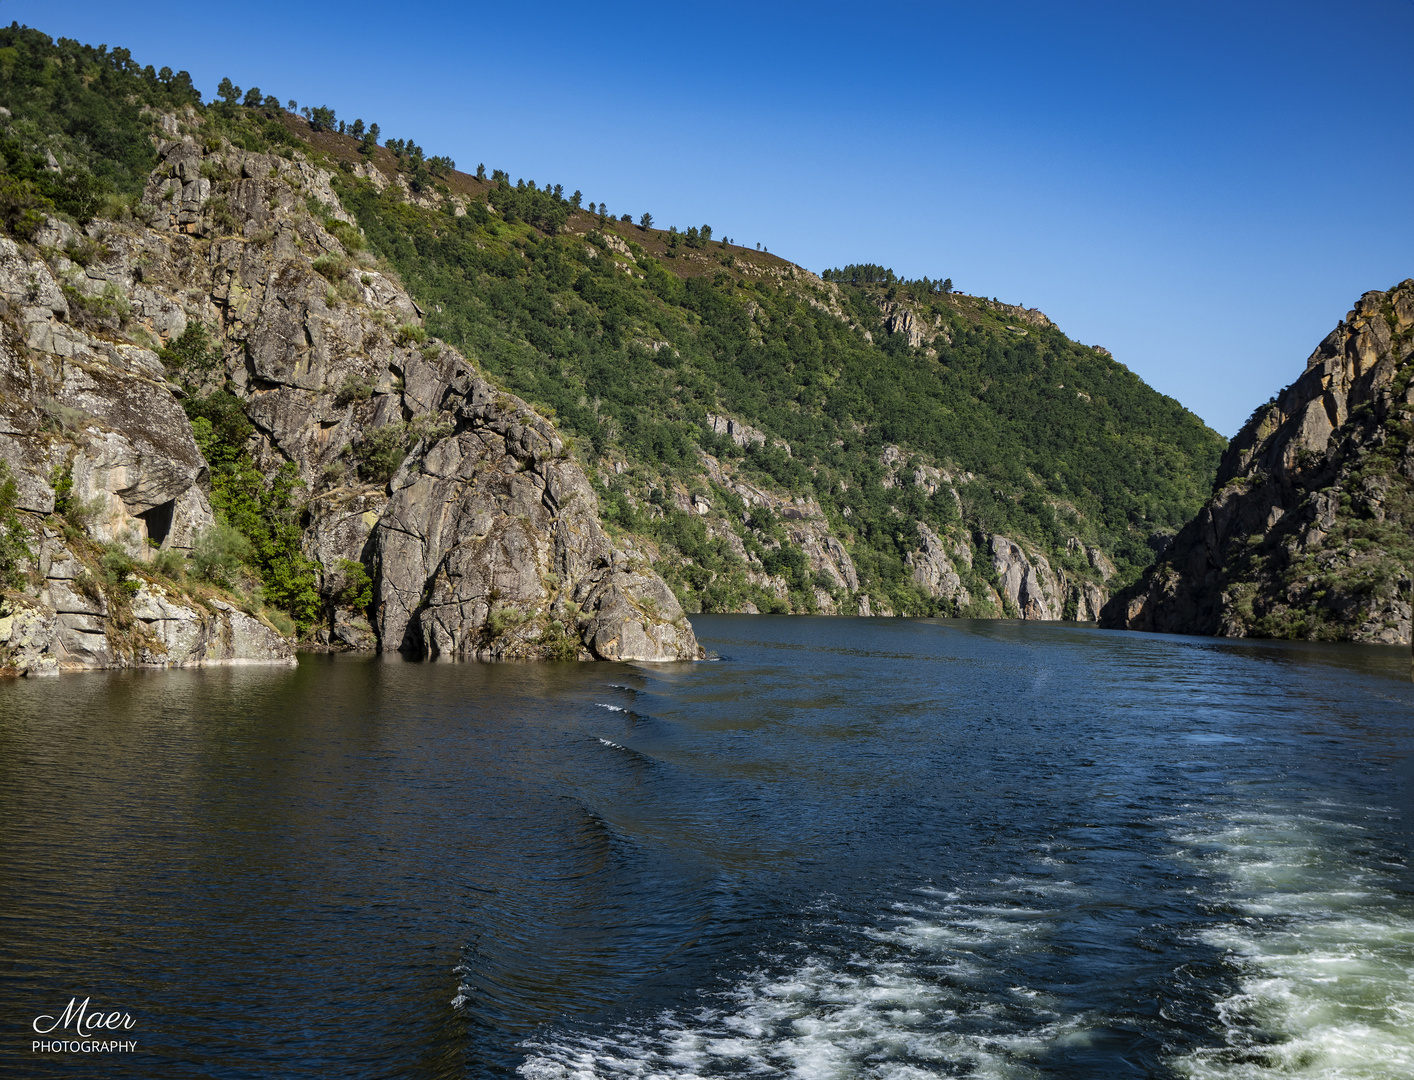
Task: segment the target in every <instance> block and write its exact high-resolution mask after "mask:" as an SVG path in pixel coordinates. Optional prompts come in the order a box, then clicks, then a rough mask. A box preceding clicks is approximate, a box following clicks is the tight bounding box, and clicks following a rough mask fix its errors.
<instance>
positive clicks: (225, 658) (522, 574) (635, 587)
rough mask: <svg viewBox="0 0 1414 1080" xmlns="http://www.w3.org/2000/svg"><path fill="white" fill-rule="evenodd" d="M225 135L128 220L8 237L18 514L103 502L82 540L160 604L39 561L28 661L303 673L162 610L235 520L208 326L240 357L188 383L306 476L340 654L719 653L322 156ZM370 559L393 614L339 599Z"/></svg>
mask: <svg viewBox="0 0 1414 1080" xmlns="http://www.w3.org/2000/svg"><path fill="white" fill-rule="evenodd" d="M208 145H209V146H211V147H215V144H214V143H212V144H208ZM208 145H203V144H200V143H197V142H195V141H193V140H192V139H190V138H187V139H185V140H183V141H180V142H170V143H163V144H161V145H160V147H159V152H160V155H161V164H160V165H159V167H158V169H157V170H156V171H155V172H154V173H153V175H152V178H151V180H150V181H149V183H148V186H147V190H146V193H145V196H144V204H143V207H142V208H140V209H141V213H140V214H139V215H138V217H137V218H136V219H135V220H133V221H131V222H129V223H124V224H115V223H103V222H95V223H93V224H92V225H90V226H89V228H88V230H87V231H86V232H85V233H76V232H74V231H73V230H70V229H68V228H67V227H66V226H63V225H61V224H60V223H58V222H51V224H50V226H49V228H48V232H47V233H46V234H44V235H42V236H41V237H40V241H41V245H40V246H37V247H35V248H26V249H21V248H20V247H18V246H17V245H16V244H14V243H12V242H10V241H0V300H3V303H4V307H3V310H0V318H3V334H2V335H0V336H3V340H2V341H0V391H2V393H0V458H3V460H4V461H5V462H6V463H7V464H8V466H9V468H10V471H11V473H12V474H13V475H14V477H15V479H16V482H17V488H18V496H17V504H18V506H19V508H20V509H21V510H23V511H26V512H27V513H28V514H31V515H34V516H35V519H36V520H34V521H33V522H32V526H33V527H32V529H31V531H32V532H36V534H37V530H38V529H39V528H40V527H41V526H40V525H39V522H38V520H37V519H38V518H39V517H42V516H43V515H46V514H49V513H51V512H53V511H54V510H55V507H56V499H57V498H59V497H60V495H59V494H58V493H56V485H59V486H60V487H62V497H63V498H64V499H65V500H66V504H67V505H68V506H69V507H70V508H82V513H77V512H72V513H69V514H68V515H67V517H68V520H70V521H73V520H80V521H81V522H82V523H83V530H84V535H83V536H82V537H81V538H80V540H81V543H79V545H78V546H79V547H80V548H83V549H84V550H85V551H89V549H92V551H91V552H90V555H91V556H92V557H91V558H90V560H89V561H90V562H92V559H93V558H97V557H98V555H99V554H101V552H102V551H103V550H106V549H105V548H104V547H103V545H107V546H108V547H116V548H118V549H121V550H122V551H123V552H125V553H126V555H127V556H128V557H129V558H131V559H132V560H135V561H136V563H137V564H138V569H137V572H136V574H135V576H134V577H133V578H132V580H131V581H129V582H128V583H127V585H126V586H124V585H123V582H122V581H116V582H114V581H110V582H109V583H108V587H109V589H110V591H111V590H112V589H120V591H123V592H125V593H126V594H131V593H132V590H133V589H134V588H136V589H137V590H138V591H137V593H136V596H133V597H132V598H131V603H129V604H126V606H124V607H123V610H122V612H120V613H119V616H118V617H119V618H120V621H122V622H123V624H124V625H123V626H122V627H119V628H118V629H119V630H121V631H122V632H121V633H118V632H116V631H115V630H114V626H113V625H111V624H104V625H99V623H98V622H96V621H95V620H100V621H101V620H104V619H110V616H109V615H105V614H104V613H102V612H98V611H90V610H87V609H78V608H76V609H75V610H72V611H70V610H67V609H66V608H65V606H64V605H66V604H73V603H76V602H73V601H70V600H68V599H66V597H67V593H65V591H64V590H65V588H66V587H65V586H62V585H55V586H50V585H48V584H41V582H48V581H49V579H48V578H47V577H45V576H44V575H45V573H46V571H43V570H41V569H40V568H38V567H30V568H29V573H30V578H31V580H30V581H29V583H28V585H27V586H26V587H24V588H22V589H20V590H17V591H15V592H14V595H13V597H12V600H13V602H14V606H15V612H16V613H17V614H16V615H15V619H16V620H17V621H14V622H12V623H11V624H10V626H11V630H10V633H11V634H12V635H14V634H20V635H21V636H22V637H23V639H24V642H25V644H24V645H23V646H20V645H18V644H15V643H14V642H13V641H10V642H9V645H8V647H9V650H10V655H11V657H12V660H11V663H12V666H19V661H18V660H17V659H14V658H19V657H21V656H23V657H27V658H29V659H27V660H26V661H25V664H26V665H28V669H35V670H37V669H38V668H39V667H44V668H46V669H47V668H49V667H54V668H56V669H61V668H65V667H73V666H89V667H102V666H122V665H126V664H130V663H152V664H173V663H177V664H186V663H197V662H216V661H220V662H230V661H237V660H259V659H277V660H280V661H282V662H283V661H286V660H288V658H289V655H290V651H289V646H288V644H276V641H279V640H281V639H280V636H279V635H278V634H274V638H275V641H272V640H269V639H268V638H267V637H266V636H265V635H266V632H267V631H268V632H269V633H274V631H270V630H269V628H267V627H265V626H264V624H263V623H261V622H260V621H259V619H257V618H255V617H253V616H251V615H248V614H245V613H242V612H240V611H239V610H237V609H236V608H235V607H233V606H231V605H229V604H226V606H225V607H222V606H220V605H222V604H225V603H226V602H225V601H221V600H219V599H213V600H210V601H209V602H207V601H203V602H197V601H194V600H193V599H192V598H191V597H189V596H187V597H182V596H177V595H168V594H166V593H163V592H162V591H161V589H160V588H159V587H158V585H157V584H156V581H157V577H155V576H154V575H151V574H147V573H146V572H145V571H144V569H143V567H144V566H145V565H146V564H147V562H148V561H149V560H151V559H152V558H154V557H155V556H156V554H157V553H158V552H159V551H160V550H162V549H166V548H175V549H177V550H178V552H180V551H182V550H185V549H188V548H190V547H191V546H192V544H193V542H194V540H195V538H196V537H197V536H198V535H199V534H200V533H202V532H203V531H205V530H206V529H208V528H210V527H211V525H212V524H213V521H214V517H213V514H212V511H211V507H210V503H209V500H208V497H207V491H208V488H209V483H210V479H209V469H208V465H207V462H206V461H205V460H204V459H203V457H202V454H201V451H200V449H199V448H198V446H197V443H196V440H195V439H194V437H193V431H192V427H191V424H190V423H189V422H188V420H187V416H186V413H185V411H184V410H183V408H182V406H181V404H180V402H179V401H178V399H177V397H176V396H175V393H174V391H176V392H181V391H180V390H179V388H178V387H177V386H176V385H175V384H174V383H173V382H172V381H171V379H172V378H173V374H172V373H169V372H167V371H166V370H165V369H164V367H163V365H162V362H161V360H160V359H159V357H158V356H157V354H156V352H155V348H156V347H158V346H160V345H161V344H162V343H164V342H170V341H171V340H173V339H174V338H175V337H177V336H178V335H180V334H181V333H182V331H183V330H184V329H185V328H186V327H187V326H188V325H189V324H190V323H191V322H193V321H195V322H199V323H202V324H203V325H205V326H207V327H208V328H211V331H212V333H213V335H214V340H215V342H216V345H217V352H216V353H215V355H214V356H213V357H212V358H211V359H210V360H209V361H207V362H206V366H205V368H204V369H202V370H186V371H183V372H182V377H183V378H184V379H185V380H186V382H187V383H188V386H189V388H190V392H192V393H203V394H204V393H209V392H211V391H215V390H222V389H224V390H226V391H228V392H230V393H233V394H234V395H235V396H236V397H237V398H238V399H239V401H240V402H241V405H242V406H243V408H244V411H245V414H246V416H247V417H248V418H249V420H250V421H251V422H252V423H253V424H254V426H255V434H254V435H252V436H251V439H250V442H249V445H248V447H247V449H248V451H249V453H251V454H252V455H253V457H254V458H255V460H256V461H257V463H258V464H259V466H260V467H261V468H262V469H263V470H264V471H265V472H267V474H274V473H275V472H276V471H277V470H279V469H281V468H287V467H289V466H293V469H294V472H295V474H296V476H297V477H298V480H299V481H300V482H301V483H302V484H303V485H304V490H305V492H306V493H307V495H308V497H309V504H308V510H307V515H306V521H307V526H306V528H305V532H304V541H305V543H304V547H305V552H306V554H308V555H309V556H310V557H311V558H312V559H314V560H316V561H317V563H318V564H319V566H320V568H321V570H322V580H321V589H322V592H323V595H324V597H325V600H326V603H327V610H328V617H327V625H326V626H325V627H323V628H322V629H321V630H320V631H319V635H318V637H319V640H320V641H322V642H324V643H327V644H330V645H343V646H350V647H370V646H375V645H376V646H378V647H381V648H384V649H401V650H403V651H404V652H407V653H409V654H411V655H416V656H432V657H437V656H477V657H483V658H489V657H503V656H504V657H546V656H553V657H559V658H575V657H578V658H585V659H588V658H595V657H598V658H604V659H621V660H678V659H695V658H696V657H697V656H698V655H699V654H700V650H699V648H698V646H697V643H696V639H695V638H694V636H693V633H692V629H691V626H690V625H689V624H688V622H687V620H686V618H685V617H684V615H683V612H682V609H681V608H680V606H679V605H678V603H677V601H676V599H675V598H674V596H673V594H672V592H671V591H670V590H669V589H668V588H667V587H666V586H665V585H664V584H663V582H662V580H661V579H660V578H659V577H658V576H657V574H656V573H654V571H653V570H652V569H651V568H650V567H648V566H646V565H644V564H643V563H642V562H641V561H640V560H634V559H631V558H630V557H629V556H628V555H627V554H626V553H625V552H624V551H623V550H620V549H619V548H618V547H616V546H615V545H614V544H613V543H612V542H611V541H610V540H609V538H608V537H607V536H606V534H605V533H604V532H603V530H602V528H601V527H600V526H599V523H598V511H597V503H596V500H595V496H594V492H593V490H592V489H591V487H590V486H589V484H588V481H587V480H586V478H585V476H584V474H583V471H582V470H581V469H580V467H579V465H578V464H577V463H576V462H575V461H574V459H573V458H572V456H571V455H570V454H569V452H568V450H567V448H566V447H565V445H564V443H563V441H562V440H561V439H560V438H559V436H558V434H557V433H556V432H555V430H554V428H553V426H552V425H551V424H550V423H549V422H548V421H546V420H545V419H544V418H542V417H539V416H537V415H536V414H535V413H534V412H533V411H532V410H531V409H530V408H529V407H528V406H527V405H526V404H525V403H524V402H522V401H520V400H519V399H516V398H514V397H511V396H510V395H506V394H503V393H501V392H499V391H498V390H497V389H496V388H495V387H494V386H492V385H491V384H490V383H489V382H487V381H486V380H485V379H484V378H482V377H481V376H480V375H478V373H477V372H476V370H475V368H474V366H473V365H472V364H471V363H469V362H468V361H467V360H466V359H465V358H464V357H463V356H462V355H461V354H459V353H458V352H457V351H456V350H455V349H452V348H450V347H449V346H446V345H443V344H441V343H437V342H429V341H428V340H427V336H426V333H425V331H424V330H423V329H422V327H421V312H420V311H419V309H418V307H417V305H416V304H415V303H414V302H413V301H412V299H411V298H410V297H409V296H408V295H407V293H406V292H405V291H404V290H403V289H402V288H401V286H400V285H399V284H398V283H397V282H396V281H394V280H393V279H392V278H390V277H389V276H388V275H386V274H384V273H383V272H381V271H380V270H379V268H378V266H377V265H376V264H375V263H374V261H373V260H372V259H371V258H368V257H367V256H361V255H360V254H359V250H358V249H359V247H360V246H361V241H360V238H359V236H358V230H357V228H356V227H355V226H354V225H353V221H352V218H351V217H350V216H349V215H348V214H347V213H345V211H344V210H343V208H342V206H341V205H340V204H339V201H338V198H337V197H336V195H335V193H334V189H333V185H332V183H331V178H330V176H329V174H328V173H327V172H324V171H323V170H320V169H316V168H314V167H312V166H310V165H309V164H308V163H307V162H305V161H303V160H302V159H301V158H300V157H299V155H295V156H294V157H293V158H289V159H287V158H284V157H278V156H274V155H265V154H256V153H248V152H246V151H243V150H239V149H236V148H233V147H231V146H229V145H226V144H222V145H220V146H219V147H216V148H208ZM399 459H403V460H402V463H401V465H400V466H399V464H398V462H399ZM389 473H393V475H392V477H391V481H390V479H389ZM50 533H53V530H52V529H51V530H50ZM54 535H57V534H54ZM85 545H87V546H86V547H85ZM94 545H98V547H95V546H94ZM45 550H46V551H49V548H46V549H45ZM46 557H48V558H50V561H51V562H54V561H55V559H57V556H56V555H54V554H53V553H52V552H51V554H50V555H49V556H46ZM76 557H77V556H76ZM58 562H59V563H62V562H63V560H62V559H58ZM350 562H352V563H358V564H362V565H364V566H365V567H366V568H367V571H368V573H369V574H370V576H371V577H372V581H373V602H372V604H371V605H370V606H369V609H368V611H367V612H363V611H356V610H351V609H349V608H348V607H347V605H346V601H343V600H340V599H339V598H340V596H342V595H343V594H344V593H345V592H346V591H347V590H345V589H343V586H344V584H345V583H346V581H345V579H346V571H347V566H348V565H349V563H350ZM109 576H110V577H111V576H112V575H111V574H110V575H109ZM144 590H146V591H144ZM70 591H71V590H70ZM20 609H24V610H26V611H33V612H38V613H39V615H36V616H33V617H32V616H30V615H24V616H23V617H21V616H20V615H19V614H18V612H19V611H20ZM129 609H130V610H129ZM365 616H368V617H367V618H366V617H365ZM36 618H38V619H39V622H38V623H37V622H35V619H36ZM85 620H87V622H85ZM81 623H82V624H83V625H80V624H81ZM21 626H22V627H23V629H14V628H15V627H21ZM45 627H50V629H49V630H45ZM254 627H260V628H261V630H260V631H259V632H257V631H256V630H255V629H254ZM46 633H48V635H49V636H48V637H45V634H46ZM80 634H86V635H90V636H91V637H93V638H94V640H93V641H91V642H89V646H88V647H80V646H82V645H83V643H84V642H85V641H88V638H80V637H77V636H75V635H80ZM124 635H126V636H124ZM98 638H104V639H105V640H106V641H107V644H103V643H100V642H98V640H97V639H98ZM120 639H121V640H120ZM15 640H16V641H18V640H19V639H15ZM6 641H9V639H6ZM115 642H116V644H115ZM5 644H6V642H0V645H5ZM46 656H48V657H51V658H52V659H53V663H52V664H51V663H49V662H48V661H42V658H43V657H46Z"/></svg>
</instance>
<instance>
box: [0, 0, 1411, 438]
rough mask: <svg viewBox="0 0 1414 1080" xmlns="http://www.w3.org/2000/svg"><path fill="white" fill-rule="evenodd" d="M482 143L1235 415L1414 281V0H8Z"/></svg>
mask: <svg viewBox="0 0 1414 1080" xmlns="http://www.w3.org/2000/svg"><path fill="white" fill-rule="evenodd" d="M0 17H3V18H5V19H6V20H7V21H8V20H11V19H15V20H18V21H20V22H22V23H26V24H28V25H30V26H34V27H37V28H39V29H41V30H43V31H45V32H46V33H48V34H50V35H52V36H55V37H59V36H63V37H73V38H78V39H79V40H81V41H84V42H87V43H90V44H105V43H106V44H108V45H110V46H116V45H123V46H126V47H127V48H129V49H131V50H132V52H133V58H134V59H135V60H137V61H138V62H139V63H143V64H147V63H151V64H154V65H155V66H157V67H161V66H163V65H164V64H166V65H170V66H171V67H173V68H175V69H182V68H185V69H186V70H188V71H190V72H191V74H192V76H193V78H194V80H195V81H196V84H197V86H198V87H199V88H200V89H201V91H202V92H203V94H204V95H205V96H206V97H207V98H208V99H209V98H210V97H211V96H212V94H213V93H214V91H215V88H216V84H217V83H218V82H219V81H220V79H221V77H222V76H224V75H229V76H230V77H231V78H232V79H233V80H234V81H235V82H236V83H237V84H239V85H240V86H241V87H243V88H249V87H251V86H252V85H256V86H259V87H260V89H261V90H262V91H264V92H265V93H273V94H275V95H276V96H278V97H279V98H280V100H282V101H284V100H287V99H290V98H293V99H295V100H297V101H298V102H299V103H300V104H301V105H322V104H327V105H329V106H331V107H332V108H334V109H335V110H337V112H338V115H339V117H340V118H341V119H347V120H353V119H354V118H355V117H361V118H363V119H364V120H365V121H377V122H378V124H379V125H380V126H381V128H382V132H383V135H384V137H385V138H412V139H413V140H415V141H416V142H417V143H418V144H419V145H421V146H422V147H423V148H424V149H425V150H426V152H427V153H428V154H446V155H448V156H450V157H452V158H454V159H455V160H456V162H457V164H458V166H459V167H461V168H474V167H475V166H476V164H477V163H478V162H484V163H485V164H486V167H487V169H488V170H489V169H493V168H503V169H506V170H507V171H508V172H509V173H510V174H511V176H512V177H521V176H523V177H525V178H527V179H533V180H535V181H537V182H539V183H545V182H550V183H562V184H564V185H565V187H566V190H574V189H580V190H582V191H583V192H584V195H585V198H586V199H587V200H593V201H596V202H598V201H604V202H607V203H608V205H609V208H610V210H612V211H613V212H614V213H615V214H620V213H625V212H631V213H632V214H633V215H634V216H635V218H636V217H637V216H638V215H639V214H641V213H642V212H643V211H645V210H648V211H651V212H652V214H653V217H654V219H655V221H656V223H658V224H659V225H663V226H666V225H673V224H675V225H677V226H678V227H679V228H686V227H687V226H688V225H701V224H703V223H704V222H705V223H707V224H710V225H711V226H712V227H713V230H714V232H715V233H716V235H718V236H722V235H726V236H730V237H731V238H732V239H733V240H735V241H737V242H740V243H746V244H753V245H754V244H756V243H757V242H760V243H763V244H764V245H765V246H766V247H768V248H769V249H770V250H771V251H773V252H775V253H777V254H779V255H782V256H784V257H786V258H789V259H791V260H793V261H795V262H798V263H801V264H803V265H805V266H807V267H809V268H810V269H812V270H815V271H817V272H818V271H819V270H821V269H822V268H824V267H826V266H836V265H843V264H845V263H849V262H877V263H882V264H884V265H887V266H892V267H893V268H894V269H895V270H896V271H897V272H898V273H900V274H902V275H904V276H908V277H917V276H921V275H924V274H927V275H928V276H930V277H935V278H941V277H951V278H952V279H953V282H954V283H955V285H956V287H957V288H958V289H960V290H962V291H964V292H969V293H975V294H979V295H984V296H996V297H998V298H999V299H1002V300H1006V301H1009V302H1013V303H1017V302H1020V303H1025V304H1027V305H1028V306H1032V307H1039V308H1041V309H1042V310H1043V311H1045V312H1046V313H1047V314H1048V315H1050V316H1051V317H1052V318H1053V319H1054V320H1055V321H1056V323H1057V324H1058V325H1059V326H1060V327H1061V329H1062V330H1064V331H1065V332H1066V333H1067V334H1069V335H1070V336H1071V337H1073V338H1076V339H1078V340H1080V341H1083V342H1086V343H1087V344H1098V345H1104V346H1106V347H1107V348H1109V349H1110V350H1111V351H1113V353H1114V355H1115V357H1116V359H1118V360H1120V361H1121V362H1123V363H1125V364H1127V365H1129V366H1130V367H1131V368H1132V369H1134V370H1135V371H1136V372H1137V373H1138V374H1139V375H1140V376H1141V377H1142V378H1144V379H1145V380H1146V381H1148V382H1149V383H1150V384H1152V385H1153V386H1155V387H1157V388H1158V389H1159V390H1161V391H1163V392H1164V393H1167V394H1171V395H1173V396H1174V397H1176V398H1178V399H1179V400H1180V401H1182V402H1183V403H1184V404H1185V405H1187V406H1188V407H1189V408H1191V409H1193V411H1194V412H1196V413H1197V414H1198V415H1199V416H1201V417H1202V418H1203V419H1204V420H1206V421H1207V422H1208V423H1209V424H1211V425H1212V426H1213V427H1215V428H1216V429H1217V430H1218V431H1220V432H1222V433H1223V434H1224V435H1229V436H1230V435H1232V434H1234V433H1235V432H1236V431H1237V429H1238V428H1239V427H1240V426H1241V424H1242V422H1243V421H1244V420H1245V419H1246V418H1247V416H1248V414H1249V413H1250V412H1251V411H1252V409H1253V408H1255V407H1256V406H1257V405H1259V404H1261V403H1262V402H1264V401H1266V400H1267V398H1268V397H1269V396H1271V395H1272V394H1274V393H1276V392H1277V391H1278V390H1279V389H1280V388H1281V387H1282V386H1284V385H1286V384H1287V383H1289V382H1291V381H1292V380H1293V379H1294V378H1295V377H1296V376H1297V375H1298V374H1300V372H1301V370H1302V367H1303V364H1304V361H1305V358H1306V357H1307V356H1308V355H1309V354H1310V352H1311V351H1312V349H1313V348H1314V347H1315V346H1316V344H1317V343H1318V342H1319V341H1320V339H1321V338H1322V337H1324V336H1325V334H1326V333H1327V332H1328V331H1329V330H1330V329H1331V328H1332V327H1333V326H1334V325H1335V323H1336V322H1337V321H1338V320H1339V319H1340V318H1342V317H1343V316H1344V315H1345V313H1346V311H1347V310H1348V309H1349V308H1350V305H1351V304H1352V302H1353V301H1354V300H1355V299H1356V298H1357V297H1358V296H1359V295H1360V294H1361V293H1362V292H1364V291H1366V290H1368V289H1386V288H1389V287H1390V286H1391V285H1393V284H1395V283H1396V282H1398V281H1401V280H1403V279H1404V278H1406V277H1410V276H1414V108H1411V105H1414V101H1412V100H1411V99H1412V98H1414V2H1411V0H1346V2H1345V3H1340V4H1335V3H1319V4H1308V3H1300V2H1291V0H1287V2H1284V3H1232V2H1228V3H1222V4H1217V3H1203V2H1185V3H1170V4H1166V5H1160V4H1136V3H1133V2H1122V3H1121V2H1114V3H1054V2H1052V3H1007V4H1001V3H977V2H972V3H965V4H964V3H958V4H952V3H934V4H903V3H875V4H869V3H852V4H848V5H845V4H831V3H818V2H817V3H810V4H803V3H802V4H796V3H775V4H773V3H769V2H756V3H750V4H746V3H738V2H735V0H714V2H712V3H676V4H666V3H654V4H641V5H639V4H597V5H596V4H589V3H580V4H563V3H559V2H545V0H540V2H526V3H504V2H503V3H497V4H481V3H475V2H462V3H455V4H452V3H442V2H436V0H428V2H423V3H420V4H409V5H395V4H391V3H387V2H384V3H378V4H372V3H365V2H362V0H344V2H340V3H328V2H317V3H316V2H309V3H288V2H287V3H272V2H269V0H246V2H245V3H243V4H240V5H229V4H220V5H207V4H191V3H180V4H178V3H163V2H156V3H141V2H137V3H126V4H115V3H113V2H112V0H103V2H101V3H99V2H90V0H66V2H60V0H4V2H3V6H0Z"/></svg>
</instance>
